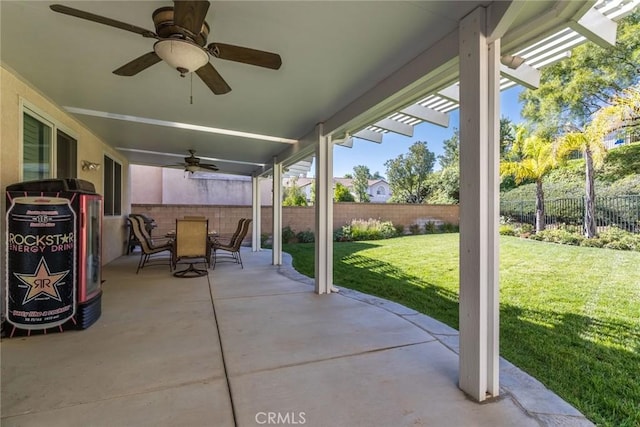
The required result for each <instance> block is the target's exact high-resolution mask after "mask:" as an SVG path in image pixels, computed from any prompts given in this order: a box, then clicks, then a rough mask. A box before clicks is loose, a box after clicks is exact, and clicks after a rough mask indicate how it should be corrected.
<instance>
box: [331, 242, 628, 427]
mask: <svg viewBox="0 0 640 427" xmlns="http://www.w3.org/2000/svg"><path fill="white" fill-rule="evenodd" d="M372 246H373V245H372ZM358 247H359V249H358V250H355V251H352V252H349V253H344V252H343V253H341V256H336V258H335V259H334V271H335V274H334V282H335V284H336V285H338V286H344V287H346V288H350V289H354V290H357V291H360V292H364V293H367V294H371V295H375V296H379V297H382V298H386V299H389V300H392V301H395V302H398V303H400V304H403V305H405V306H407V307H410V308H412V309H414V310H417V311H419V312H421V313H424V314H426V315H428V316H431V317H433V318H435V319H437V320H440V321H442V322H444V323H446V324H447V325H449V326H451V327H453V328H456V329H458V293H457V292H452V291H451V290H450V289H446V288H443V287H441V286H438V285H436V284H433V283H429V282H427V281H425V280H423V279H421V278H420V277H417V276H413V275H409V274H406V273H405V272H403V271H402V270H400V269H398V268H397V267H395V266H394V265H392V264H389V263H385V262H381V261H379V260H377V259H373V258H369V257H366V256H362V255H358V254H357V252H358V251H359V250H362V249H365V248H366V247H365V245H362V247H360V245H359V246H358ZM354 249H355V248H354ZM354 268H355V269H357V271H358V272H357V274H353V269H354ZM347 272H350V273H351V274H347ZM500 316H501V321H500V332H501V345H500V349H501V355H502V356H503V357H505V358H506V359H507V360H509V361H510V362H512V363H514V364H515V365H516V366H518V367H520V368H521V369H523V370H525V371H526V372H528V373H529V374H530V375H533V376H534V377H535V378H537V379H538V380H540V381H541V382H542V383H544V384H545V385H546V386H548V387H549V388H551V389H552V390H554V391H555V392H556V393H557V394H558V395H560V396H561V397H562V398H563V399H565V400H567V401H568V402H569V403H571V404H572V405H574V406H576V407H577V408H578V409H579V410H580V411H581V412H583V413H584V414H585V415H586V416H587V417H588V418H590V419H591V420H592V421H594V422H596V423H597V424H599V425H612V426H614V425H615V426H640V351H639V350H640V348H639V346H640V331H639V330H638V327H637V326H634V325H632V324H630V323H625V322H619V321H616V320H612V319H602V318H593V317H588V316H584V315H581V314H574V313H558V312H555V311H551V310H536V309H529V308H524V307H518V306H514V305H508V304H501V305H500Z"/></svg>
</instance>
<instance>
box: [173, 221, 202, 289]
mask: <svg viewBox="0 0 640 427" xmlns="http://www.w3.org/2000/svg"><path fill="white" fill-rule="evenodd" d="M209 258H210V243H209V221H208V220H206V219H176V240H175V251H174V261H173V266H174V268H176V267H177V264H178V262H179V261H180V260H184V259H186V260H189V261H190V262H189V267H187V268H186V269H184V270H180V271H176V272H175V273H173V275H174V276H176V277H181V278H187V277H200V276H204V275H206V274H207V269H208V268H209ZM198 260H203V261H204V263H205V268H204V269H201V268H196V267H195V264H196V263H197V262H198ZM200 262H202V261H200Z"/></svg>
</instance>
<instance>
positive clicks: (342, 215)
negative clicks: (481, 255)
mask: <svg viewBox="0 0 640 427" xmlns="http://www.w3.org/2000/svg"><path fill="white" fill-rule="evenodd" d="M261 209H262V212H261V216H262V218H261V220H262V221H261V229H262V233H263V234H268V235H271V234H272V228H273V227H272V225H273V222H272V212H273V211H272V208H271V206H262V208H261ZM131 212H132V213H139V214H144V215H148V216H150V217H151V218H153V219H155V221H156V224H157V226H158V227H157V229H155V230H154V231H153V235H154V236H162V235H164V234H165V233H167V232H168V231H170V230H174V229H175V227H176V218H182V217H184V216H185V215H194V216H204V217H206V218H207V219H208V220H209V230H215V231H217V232H218V233H219V234H220V235H221V236H225V235H231V234H232V233H233V232H234V231H235V229H236V225H237V224H238V220H239V219H240V218H251V206H224V205H158V204H133V205H131ZM369 218H373V219H379V220H381V221H391V222H392V223H393V225H403V226H404V227H405V231H407V232H408V230H409V226H410V225H412V224H424V223H425V222H426V221H442V222H444V223H448V224H458V223H459V207H458V205H423V204H420V205H418V204H390V203H380V204H378V203H335V204H334V205H333V226H334V230H337V229H339V228H340V227H342V226H343V225H345V224H348V223H349V222H351V220H352V219H369ZM282 226H283V227H286V226H289V227H291V229H292V230H293V231H294V232H296V233H298V232H300V231H306V230H312V231H313V230H314V229H315V208H314V207H313V206H304V207H303V206H285V207H283V208H282ZM248 241H251V228H249V234H247V237H246V239H245V242H248Z"/></svg>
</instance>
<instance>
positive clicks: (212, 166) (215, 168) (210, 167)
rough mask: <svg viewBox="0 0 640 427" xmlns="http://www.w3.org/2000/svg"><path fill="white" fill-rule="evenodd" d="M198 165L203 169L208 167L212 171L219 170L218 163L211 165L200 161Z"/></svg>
mask: <svg viewBox="0 0 640 427" xmlns="http://www.w3.org/2000/svg"><path fill="white" fill-rule="evenodd" d="M198 166H200V167H201V168H202V169H208V170H210V171H217V170H218V167H217V166H216V165H209V164H205V163H200V164H199V165H198Z"/></svg>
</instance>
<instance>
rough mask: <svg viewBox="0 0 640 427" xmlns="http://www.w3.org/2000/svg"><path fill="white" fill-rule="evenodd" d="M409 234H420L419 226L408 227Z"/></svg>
mask: <svg viewBox="0 0 640 427" xmlns="http://www.w3.org/2000/svg"><path fill="white" fill-rule="evenodd" d="M409 233H411V234H420V225H419V224H411V225H410V226H409Z"/></svg>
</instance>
